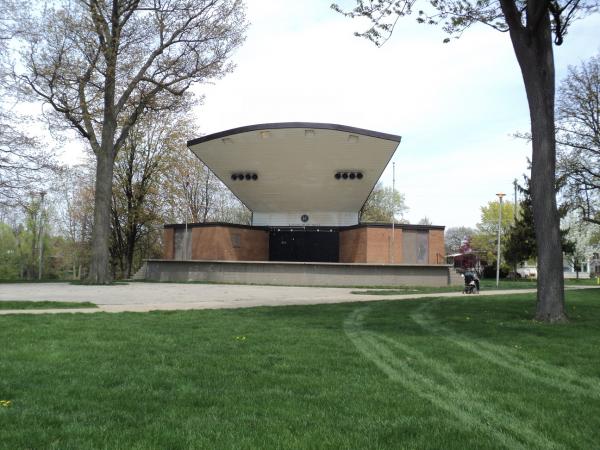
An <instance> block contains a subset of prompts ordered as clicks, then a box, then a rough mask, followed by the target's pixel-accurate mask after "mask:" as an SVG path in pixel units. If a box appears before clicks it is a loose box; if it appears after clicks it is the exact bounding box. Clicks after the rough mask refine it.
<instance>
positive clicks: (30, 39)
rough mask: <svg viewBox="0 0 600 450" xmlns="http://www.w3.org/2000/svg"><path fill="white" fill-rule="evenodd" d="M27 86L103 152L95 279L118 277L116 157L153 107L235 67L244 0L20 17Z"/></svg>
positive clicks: (151, 0) (70, 9) (173, 0)
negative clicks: (114, 257)
mask: <svg viewBox="0 0 600 450" xmlns="http://www.w3.org/2000/svg"><path fill="white" fill-rule="evenodd" d="M20 26H21V28H26V29H27V33H25V34H23V35H21V37H20V40H21V42H20V48H21V64H20V65H17V66H15V69H16V70H15V79H16V81H17V82H18V83H19V85H20V87H21V89H22V92H23V93H24V94H25V95H27V96H29V98H31V99H33V100H35V101H39V100H41V101H43V102H44V103H45V104H46V105H47V106H49V108H47V109H46V111H47V115H46V116H47V118H48V120H49V123H50V125H51V126H52V127H53V128H55V129H64V128H70V129H73V130H75V131H76V132H77V133H78V134H79V135H80V136H81V137H82V138H83V139H84V140H85V141H86V142H87V143H88V144H89V146H90V148H91V149H92V150H93V152H94V154H95V156H96V184H95V188H94V193H95V197H94V204H95V206H94V228H93V234H92V267H91V269H90V277H89V281H90V282H92V283H108V282H110V272H109V251H108V249H109V239H110V225H111V223H110V217H111V214H110V209H111V198H112V179H113V170H114V162H115V158H116V156H117V154H118V152H119V149H120V148H121V147H122V146H123V145H124V144H125V142H126V140H127V138H128V137H129V134H130V132H131V129H132V127H134V125H135V124H136V123H137V122H138V120H140V118H142V117H143V116H144V115H146V114H148V113H150V112H154V113H156V112H159V111H173V110H178V109H179V110H181V109H185V108H186V107H189V105H190V104H191V102H192V97H191V96H190V95H189V88H190V87H191V86H192V84H194V83H203V82H208V81H210V80H215V79H218V78H220V77H222V76H223V75H224V74H226V73H227V72H229V71H231V70H232V68H233V66H232V64H231V63H230V62H229V58H230V57H231V54H232V52H233V51H234V50H235V49H236V48H237V47H239V46H240V45H241V43H242V42H243V40H244V34H245V30H246V21H245V16H244V5H243V3H242V1H241V0H191V1H190V0H169V1H162V0H158V1H156V0H106V1H96V0H93V1H89V2H88V1H84V0H76V1H69V0H58V1H57V2H54V3H53V4H51V5H47V6H46V7H44V8H42V9H39V8H32V9H31V11H30V14H29V16H28V17H26V18H24V19H22V20H20Z"/></svg>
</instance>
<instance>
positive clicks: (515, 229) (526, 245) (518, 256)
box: [502, 177, 574, 270]
mask: <svg viewBox="0 0 600 450" xmlns="http://www.w3.org/2000/svg"><path fill="white" fill-rule="evenodd" d="M524 178H525V185H524V186H518V189H519V191H520V192H521V194H522V195H523V200H521V204H520V208H519V210H520V213H519V217H518V218H517V220H516V221H515V222H514V224H513V225H511V227H510V228H509V230H508V232H507V236H506V240H505V241H504V244H503V247H502V248H503V255H504V258H505V260H506V261H511V262H513V264H514V265H515V266H516V264H517V263H519V262H523V261H527V260H529V259H535V258H537V242H536V239H535V223H534V218H533V205H532V201H531V189H530V187H529V183H530V182H529V178H527V177H524ZM566 213H567V207H566V205H561V206H560V207H559V216H560V217H561V218H563V217H564V216H565V214H566ZM567 233H568V230H561V232H560V235H561V247H562V250H563V252H564V253H566V254H572V253H573V251H574V244H573V242H571V241H569V240H568V239H567ZM561 261H562V257H561ZM514 270H516V267H515V268H514Z"/></svg>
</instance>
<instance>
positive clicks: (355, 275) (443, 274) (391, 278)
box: [138, 259, 462, 287]
mask: <svg viewBox="0 0 600 450" xmlns="http://www.w3.org/2000/svg"><path fill="white" fill-rule="evenodd" d="M138 278H141V279H146V280H150V281H171V282H176V281H180V282H181V281H206V282H213V283H240V284H265V285H282V286H436V287H437V286H448V285H461V284H462V279H461V278H460V277H457V276H456V274H455V272H454V268H453V267H452V266H450V265H445V264H436V265H425V264H422V265H419V264H364V263H317V262H281V261H196V260H191V261H190V260H187V261H176V260H165V259H150V260H147V261H146V262H145V266H144V267H143V268H142V270H141V271H140V273H139V275H138Z"/></svg>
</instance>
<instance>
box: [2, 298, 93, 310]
mask: <svg viewBox="0 0 600 450" xmlns="http://www.w3.org/2000/svg"><path fill="white" fill-rule="evenodd" d="M97 307H98V305H96V304H94V303H91V302H53V301H45V300H43V301H21V300H14V301H13V300H0V310H2V309H67V308H97Z"/></svg>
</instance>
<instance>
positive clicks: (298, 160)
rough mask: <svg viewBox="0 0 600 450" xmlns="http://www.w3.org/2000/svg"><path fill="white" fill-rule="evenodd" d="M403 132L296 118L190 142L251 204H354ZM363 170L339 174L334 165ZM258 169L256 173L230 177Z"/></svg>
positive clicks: (274, 207)
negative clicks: (249, 177) (252, 176)
mask: <svg viewBox="0 0 600 450" xmlns="http://www.w3.org/2000/svg"><path fill="white" fill-rule="evenodd" d="M399 143H400V137H399V136H394V135H390V134H383V133H377V132H374V131H370V130H364V129H359V128H353V127H347V126H343V125H333V124H320V123H307V122H293V123H275V124H261V125H252V126H249V127H242V128H236V129H233V130H229V131H224V132H221V133H216V134H213V135H209V136H204V137H201V138H199V139H195V140H192V141H189V142H188V147H189V148H190V150H191V151H192V152H194V153H195V154H196V156H198V158H200V160H201V161H202V162H204V163H205V164H206V165H207V166H208V167H209V168H210V169H211V170H212V171H213V172H214V173H215V174H216V175H217V177H219V178H220V179H221V180H222V181H223V182H224V183H225V184H226V185H227V187H229V188H230V189H231V191H232V192H233V193H234V194H235V195H236V196H237V197H238V198H239V199H240V200H241V201H242V202H243V203H244V204H245V205H246V206H247V207H248V208H249V209H250V210H252V211H255V212H256V211H259V212H262V213H278V212H301V211H341V212H356V211H358V210H359V209H360V208H361V207H362V205H363V203H364V202H365V200H366V199H367V197H368V195H369V193H370V192H371V190H372V189H373V187H374V186H375V183H377V180H378V179H379V177H380V176H381V173H382V172H383V170H384V169H385V167H386V165H387V163H388V162H389V160H390V159H391V157H392V155H393V154H394V152H395V150H396V148H397V147H398V144H399ZM338 172H340V173H348V174H350V173H355V174H358V173H361V174H362V178H361V179H359V178H358V177H355V178H354V179H350V178H348V179H343V178H341V179H339V180H338V179H336V178H335V174H336V173H338ZM234 174H244V175H245V174H256V175H257V179H256V180H245V179H244V180H243V181H240V180H235V181H234V180H232V175H234Z"/></svg>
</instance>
